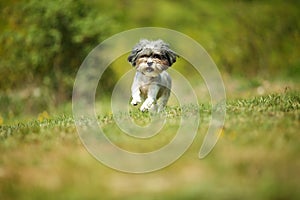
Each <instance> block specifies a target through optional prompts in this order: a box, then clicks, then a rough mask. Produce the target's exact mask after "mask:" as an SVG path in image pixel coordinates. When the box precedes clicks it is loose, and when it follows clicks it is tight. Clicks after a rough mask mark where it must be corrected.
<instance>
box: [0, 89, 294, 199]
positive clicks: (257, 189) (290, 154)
mask: <svg viewBox="0 0 300 200" xmlns="http://www.w3.org/2000/svg"><path fill="white" fill-rule="evenodd" d="M199 108H200V111H199V112H200V114H201V119H200V127H199V129H198V132H197V136H196V138H195V140H194V142H193V144H192V145H191V147H190V148H189V149H188V151H187V152H186V153H185V154H184V155H183V156H182V157H181V158H180V159H178V160H177V161H176V162H175V163H173V164H172V165H170V166H168V167H166V168H164V169H162V170H159V171H156V172H151V173H146V174H128V173H123V172H119V171H116V170H113V169H110V168H108V167H106V166H104V165H103V164H101V163H100V162H99V161H97V160H96V159H95V158H93V157H92V155H91V154H89V153H88V151H87V150H86V149H85V148H84V146H83V144H82V143H81V141H80V139H79V137H78V135H77V131H76V127H75V125H74V120H73V118H72V116H55V117H54V116H53V117H50V118H48V117H44V118H43V119H41V118H40V119H36V120H33V121H29V122H26V123H18V124H14V125H2V126H1V128H0V137H1V146H0V148H1V171H0V172H1V173H0V178H1V183H0V188H1V193H0V195H1V196H0V197H1V199H41V198H43V199H120V198H122V199H202V198H203V199H241V198H242V199H298V198H299V197H300V193H299V184H298V183H299V180H300V176H299V173H298V170H299V167H300V160H299V151H300V149H299V147H300V144H299V141H300V138H299V137H300V136H299V133H298V130H299V128H300V127H299V116H300V115H299V114H300V113H299V108H300V95H299V92H294V91H286V92H284V91H283V92H281V93H275V94H269V95H264V96H260V97H253V98H245V99H234V100H229V101H228V103H227V106H226V108H227V115H226V122H225V125H224V127H223V131H222V133H221V137H220V139H219V141H218V143H217V145H216V146H215V148H214V149H213V151H212V152H211V153H210V154H209V155H208V156H207V157H206V158H204V159H199V158H198V152H199V148H200V145H201V143H202V141H203V137H204V134H205V131H206V129H207V127H208V125H209V121H210V113H211V110H210V106H209V105H208V104H206V105H205V104H203V105H200V107H199ZM182 112H183V111H181V110H180V108H179V107H175V106H174V107H168V108H167V109H166V113H167V114H168V115H167V122H166V124H165V127H164V129H163V130H162V132H160V133H159V136H158V137H159V139H158V140H155V139H154V140H147V142H146V143H145V141H144V142H143V141H142V142H143V143H138V142H137V141H132V142H129V143H128V141H126V138H124V136H123V137H122V135H121V133H120V131H119V130H118V128H117V125H116V124H115V122H114V121H113V119H112V116H111V115H105V116H102V117H100V116H99V118H98V119H99V123H101V126H102V128H103V129H104V130H105V132H106V133H107V134H108V135H109V137H110V138H111V139H112V141H114V142H115V143H116V144H117V145H119V146H120V147H121V148H124V149H126V148H127V149H128V150H131V151H135V152H143V151H149V150H151V149H152V150H153V148H154V149H155V148H157V146H158V145H164V142H166V141H168V140H170V138H172V135H173V134H174V130H176V128H177V127H176V124H177V125H178V124H179V121H180V118H181V115H183V114H184V113H182ZM132 117H133V118H134V119H135V121H136V123H140V124H142V123H147V120H148V118H149V115H148V114H147V113H142V114H141V113H140V111H138V110H135V111H133V112H132ZM145 121H146V122H145ZM174 126H175V127H174ZM140 142H141V141H140ZM159 143H163V144H159ZM124 144H125V146H124ZM141 144H142V145H141ZM122 145H123V146H122Z"/></svg>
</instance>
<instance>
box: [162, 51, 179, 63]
mask: <svg viewBox="0 0 300 200" xmlns="http://www.w3.org/2000/svg"><path fill="white" fill-rule="evenodd" d="M165 55H166V57H167V59H168V62H169V66H170V67H171V66H172V65H173V63H175V62H176V58H177V57H179V56H178V55H177V54H176V53H175V52H174V51H172V50H171V49H167V50H166V52H165Z"/></svg>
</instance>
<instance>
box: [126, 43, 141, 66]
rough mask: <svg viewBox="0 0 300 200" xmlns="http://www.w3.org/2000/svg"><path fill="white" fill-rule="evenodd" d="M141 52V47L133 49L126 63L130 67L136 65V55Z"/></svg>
mask: <svg viewBox="0 0 300 200" xmlns="http://www.w3.org/2000/svg"><path fill="white" fill-rule="evenodd" d="M141 50H142V48H141V47H137V46H136V47H135V48H133V50H132V51H131V53H130V55H129V56H128V58H127V60H128V62H130V63H131V65H132V66H135V65H136V59H137V54H138V53H139V52H140V51H141Z"/></svg>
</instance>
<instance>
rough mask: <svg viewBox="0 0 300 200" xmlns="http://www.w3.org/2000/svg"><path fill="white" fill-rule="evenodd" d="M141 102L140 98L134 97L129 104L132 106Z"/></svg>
mask: <svg viewBox="0 0 300 200" xmlns="http://www.w3.org/2000/svg"><path fill="white" fill-rule="evenodd" d="M141 102H142V100H141V99H140V98H139V99H138V98H136V99H132V100H131V103H130V104H131V105H133V106H137V105H138V104H139V103H141Z"/></svg>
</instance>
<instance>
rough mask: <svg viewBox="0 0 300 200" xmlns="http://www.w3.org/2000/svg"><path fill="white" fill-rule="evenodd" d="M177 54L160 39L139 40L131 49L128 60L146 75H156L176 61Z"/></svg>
mask: <svg viewBox="0 0 300 200" xmlns="http://www.w3.org/2000/svg"><path fill="white" fill-rule="evenodd" d="M176 57H178V55H177V54H176V53H175V52H174V51H172V50H171V49H170V48H169V45H168V44H167V43H165V42H164V41H162V40H155V41H149V40H145V39H143V40H141V41H140V42H139V43H138V44H136V46H135V47H134V48H133V50H132V51H131V54H130V55H129V56H128V61H129V62H130V63H131V64H132V66H134V67H136V69H137V71H140V72H141V73H143V74H144V75H146V76H149V77H156V76H158V75H159V74H160V73H161V72H162V71H164V70H166V69H168V67H170V66H171V65H172V64H173V63H174V62H176Z"/></svg>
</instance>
